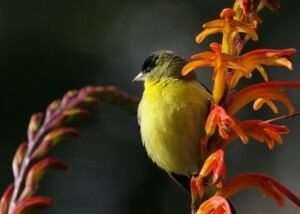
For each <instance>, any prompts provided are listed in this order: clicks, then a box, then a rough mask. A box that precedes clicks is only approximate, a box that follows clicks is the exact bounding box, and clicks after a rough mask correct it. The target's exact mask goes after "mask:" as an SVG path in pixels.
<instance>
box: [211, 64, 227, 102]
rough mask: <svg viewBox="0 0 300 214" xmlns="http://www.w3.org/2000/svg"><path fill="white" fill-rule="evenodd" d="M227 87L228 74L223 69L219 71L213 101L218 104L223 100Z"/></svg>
mask: <svg viewBox="0 0 300 214" xmlns="http://www.w3.org/2000/svg"><path fill="white" fill-rule="evenodd" d="M225 85H226V73H225V71H224V70H223V69H217V71H216V76H215V83H214V87H213V100H214V103H216V104H218V103H219V101H220V100H221V98H222V96H223V94H224V89H225Z"/></svg>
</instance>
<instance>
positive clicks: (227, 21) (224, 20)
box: [196, 8, 258, 43]
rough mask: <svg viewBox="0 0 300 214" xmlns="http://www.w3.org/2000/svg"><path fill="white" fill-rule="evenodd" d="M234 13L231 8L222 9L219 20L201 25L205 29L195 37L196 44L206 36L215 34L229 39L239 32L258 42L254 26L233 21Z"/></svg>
mask: <svg viewBox="0 0 300 214" xmlns="http://www.w3.org/2000/svg"><path fill="white" fill-rule="evenodd" d="M235 15H236V13H235V11H234V10H233V9H231V8H226V9H224V10H223V11H222V12H221V14H220V18H221V19H217V20H214V21H211V22H208V23H205V24H204V25H203V28H206V29H205V30H204V31H202V32H201V33H200V34H199V35H198V36H197V37H196V42H198V43H200V42H202V41H203V40H204V39H205V38H206V37H207V36H209V35H211V34H216V33H223V35H224V37H225V38H229V37H230V36H231V35H232V33H234V32H241V33H245V34H248V35H249V36H250V37H251V38H252V39H253V40H254V41H257V40H258V36H257V34H256V32H255V30H254V28H255V25H251V24H246V23H244V22H242V21H238V20H234V19H233V17H234V16H235Z"/></svg>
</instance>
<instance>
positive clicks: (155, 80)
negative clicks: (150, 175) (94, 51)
mask: <svg viewBox="0 0 300 214" xmlns="http://www.w3.org/2000/svg"><path fill="white" fill-rule="evenodd" d="M186 63H187V61H186V60H185V59H184V58H182V57H181V56H179V55H176V54H175V53H173V52H172V51H167V50H162V51H157V52H154V53H152V54H151V55H149V56H148V57H147V58H146V60H145V62H144V64H143V66H142V71H141V73H140V74H139V75H138V76H137V77H135V78H134V80H133V81H144V87H145V90H144V93H143V97H142V100H141V102H140V104H139V107H138V121H139V125H140V131H141V136H142V142H143V144H144V146H145V148H146V151H147V153H148V155H149V157H150V158H151V159H152V161H153V162H155V163H156V164H157V165H158V166H159V167H160V168H162V169H163V170H165V171H166V172H167V173H169V174H170V175H171V176H172V177H174V178H175V179H176V180H177V181H178V182H179V183H181V184H182V185H183V186H184V187H185V188H186V189H187V190H189V178H190V177H191V175H193V174H194V173H198V172H199V169H200V168H201V166H202V164H203V163H201V160H200V159H201V154H203V153H202V152H201V149H200V140H201V138H202V137H203V135H204V125H205V121H206V118H207V115H208V113H209V104H210V102H209V100H210V99H211V97H212V96H211V94H210V92H209V91H208V90H207V89H206V87H204V86H203V85H202V84H201V83H200V82H198V81H197V77H196V74H195V73H194V72H190V73H189V74H188V75H186V76H183V75H182V74H181V71H182V68H183V66H184V65H186ZM182 178H187V179H186V181H187V182H185V183H184V182H181V180H182Z"/></svg>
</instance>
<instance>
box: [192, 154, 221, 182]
mask: <svg viewBox="0 0 300 214" xmlns="http://www.w3.org/2000/svg"><path fill="white" fill-rule="evenodd" d="M211 172H213V176H212V178H213V184H217V185H218V187H221V186H222V183H221V178H223V179H225V177H226V171H225V163H224V152H223V150H222V149H219V150H217V151H216V152H214V153H213V154H211V155H210V156H209V157H208V158H207V159H206V161H205V163H204V165H203V167H202V169H201V171H200V173H199V176H198V177H200V179H199V181H202V178H204V177H207V176H208V175H209V174H210V173H211ZM199 181H197V185H198V184H199Z"/></svg>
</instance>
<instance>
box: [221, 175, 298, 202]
mask: <svg viewBox="0 0 300 214" xmlns="http://www.w3.org/2000/svg"><path fill="white" fill-rule="evenodd" d="M252 186H254V187H256V188H258V189H259V190H260V191H262V192H263V194H264V195H266V196H272V197H273V198H274V200H275V201H276V202H277V204H278V206H279V207H282V206H284V198H283V195H285V196H286V197H288V198H289V199H290V200H291V201H293V202H294V203H295V204H296V205H297V206H298V207H299V206H300V198H298V197H297V196H296V195H294V194H293V193H292V192H291V191H289V190H288V189H287V188H286V187H284V186H282V185H281V184H280V183H279V182H278V181H276V180H274V179H273V178H271V177H269V176H266V175H261V174H254V173H249V174H243V175H239V176H237V177H235V178H233V179H232V180H230V181H229V182H227V183H226V184H224V186H223V187H222V189H220V190H219V191H218V192H217V193H216V195H218V196H222V197H224V198H228V197H230V196H232V195H234V194H235V193H237V192H238V191H240V190H242V189H245V188H247V187H252Z"/></svg>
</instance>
